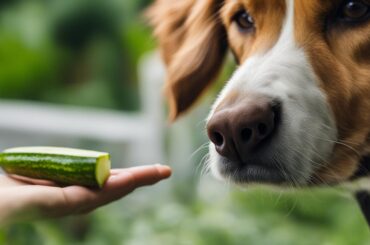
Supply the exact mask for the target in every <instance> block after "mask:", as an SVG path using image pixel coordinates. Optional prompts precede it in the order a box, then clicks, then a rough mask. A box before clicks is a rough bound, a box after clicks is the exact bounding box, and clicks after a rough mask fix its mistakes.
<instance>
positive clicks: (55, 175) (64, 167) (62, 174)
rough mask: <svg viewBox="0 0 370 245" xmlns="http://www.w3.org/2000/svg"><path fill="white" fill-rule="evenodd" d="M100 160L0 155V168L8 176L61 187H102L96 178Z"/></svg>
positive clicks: (38, 154) (59, 156)
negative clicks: (19, 176)
mask: <svg viewBox="0 0 370 245" xmlns="http://www.w3.org/2000/svg"><path fill="white" fill-rule="evenodd" d="M98 161H99V158H97V157H86V156H84V157H80V156H70V155H57V154H46V153H19V152H3V153H0V166H1V167H2V168H3V169H4V171H5V172H6V173H8V174H16V175H21V176H26V177H30V178H37V179H46V180H51V181H54V182H56V183H58V184H62V185H81V186H86V187H93V188H98V187H102V183H98V180H97V178H96V168H97V164H98Z"/></svg>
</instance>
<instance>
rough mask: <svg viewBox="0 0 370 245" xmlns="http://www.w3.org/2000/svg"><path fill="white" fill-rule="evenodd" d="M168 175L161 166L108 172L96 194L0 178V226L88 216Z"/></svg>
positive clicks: (16, 178)
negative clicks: (36, 220) (89, 213)
mask: <svg viewBox="0 0 370 245" xmlns="http://www.w3.org/2000/svg"><path fill="white" fill-rule="evenodd" d="M170 175H171V169H170V168H169V167H167V166H162V165H151V166H140V167H133V168H126V169H112V170H111V175H110V177H109V178H108V180H107V182H106V183H105V185H104V187H103V188H102V189H100V190H96V189H95V190H94V189H88V188H86V187H82V186H67V187H58V186H56V185H55V184H54V183H53V182H50V181H45V180H35V179H30V178H26V177H21V176H6V175H4V176H1V175H0V197H1V198H0V224H6V223H11V222H15V221H20V220H22V221H23V220H31V219H36V218H41V217H47V218H55V217H62V216H68V215H74V214H83V213H88V212H90V211H92V210H94V209H96V208H98V207H100V206H103V205H105V204H108V203H110V202H112V201H115V200H118V199H120V198H121V197H124V196H125V195H127V194H129V193H130V192H132V191H133V190H135V189H136V188H138V187H141V186H146V185H153V184H155V183H157V182H159V181H160V180H162V179H166V178H168V177H169V176H170Z"/></svg>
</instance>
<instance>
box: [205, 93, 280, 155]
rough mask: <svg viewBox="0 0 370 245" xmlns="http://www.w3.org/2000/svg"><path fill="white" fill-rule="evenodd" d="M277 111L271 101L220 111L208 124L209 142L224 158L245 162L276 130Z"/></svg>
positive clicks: (244, 104) (247, 103)
mask: <svg viewBox="0 0 370 245" xmlns="http://www.w3.org/2000/svg"><path fill="white" fill-rule="evenodd" d="M277 108H278V106H277V104H276V103H272V102H271V101H270V100H257V101H247V102H244V103H243V102H239V103H235V104H233V105H232V106H227V108H224V109H220V110H217V111H216V112H215V113H214V114H213V116H212V117H211V118H210V120H209V122H208V124H207V132H208V136H209V139H210V140H211V141H212V143H213V144H214V145H215V147H216V150H217V152H218V153H219V154H220V155H222V156H224V157H226V158H228V159H230V160H234V161H238V162H244V161H245V159H247V158H249V157H250V155H251V153H252V152H253V151H255V150H257V149H258V148H259V147H260V146H261V145H262V143H263V142H264V141H265V140H267V139H268V138H269V136H271V135H272V133H273V132H274V130H275V129H276V127H277V119H278V117H279V115H278V113H279V110H278V109H277Z"/></svg>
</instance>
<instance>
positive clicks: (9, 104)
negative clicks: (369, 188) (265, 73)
mask: <svg viewBox="0 0 370 245" xmlns="http://www.w3.org/2000/svg"><path fill="white" fill-rule="evenodd" d="M148 4H150V1H149V0H104V1H103V0H79V1H76V0H63V1H60V0H1V1H0V115H1V117H0V148H1V149H0V150H3V149H5V148H8V147H13V146H25V145H51V146H65V147H78V148H85V149H92V150H101V151H107V152H110V153H111V156H112V160H113V167H128V166H135V165H142V164H151V163H156V162H161V163H164V164H168V165H170V166H172V167H173V169H174V174H173V176H172V178H171V179H170V180H167V181H164V182H162V183H160V184H158V185H156V186H153V187H150V188H146V189H140V190H137V191H135V192H134V193H133V194H132V195H130V196H129V197H127V198H125V199H123V200H121V201H118V202H116V203H114V204H111V205H108V206H106V207H103V208H100V209H98V210H97V211H96V212H94V213H92V214H89V215H86V216H81V217H77V218H76V217H69V218H65V219H61V220H54V221H46V220H43V221H37V222H32V223H22V224H14V225H11V226H8V227H4V228H1V229H0V244H16V245H17V244H47V245H49V244H51V245H53V244H57V245H58V244H89V245H94V244H97V245H98V244H113V245H114V244H125V245H126V244H127V245H143V244H145V245H152V244H153V245H155V244H158V245H159V244H161V245H162V244H165V245H167V244H169V245H172V244H175V245H177V244H179V245H182V244H184V245H185V244H189V245H193V244H195V245H198V244H199V245H203V244H207V245H208V244H215V245H218V244H220V245H221V244H222V245H225V244H258V245H260V244H262V245H263V244H266V245H267V244H268V245H270V244H282V245H289V244H292V245H297V244H298V245H299V244H315V245H316V244H328V245H330V244H334V245H337V244H339V245H340V244H354V245H358V244H370V236H369V232H368V228H367V225H366V223H365V220H364V219H363V217H362V216H361V213H360V211H359V209H358V207H357V204H356V202H355V201H354V200H353V199H352V198H351V196H350V194H349V193H348V192H346V191H344V190H342V189H340V188H335V189H310V190H299V191H297V190H296V191H281V190H277V189H271V188H267V187H265V188H262V187H253V188H248V189H240V188H237V187H235V186H230V185H227V184H224V183H220V182H218V181H215V180H214V179H213V178H212V177H211V176H209V174H207V173H203V172H204V171H203V165H202V164H203V163H204V161H205V159H206V154H207V145H206V143H207V139H206V134H205V131H204V127H205V125H204V118H205V117H206V115H207V112H208V108H209V106H210V104H211V103H212V98H214V97H215V94H216V93H217V92H218V91H219V89H220V88H221V87H222V85H223V81H225V78H226V77H227V76H228V75H229V74H230V72H231V71H232V69H233V67H234V64H233V62H232V61H229V62H228V64H227V65H226V68H225V70H224V72H223V75H222V78H221V79H220V81H219V82H218V83H217V84H216V85H215V86H214V87H213V89H212V91H210V92H209V93H208V94H207V96H206V98H203V99H202V101H201V103H200V104H199V106H198V107H197V108H196V109H195V110H194V111H192V112H191V113H190V114H188V115H187V116H186V117H184V118H182V119H181V120H180V121H178V122H176V123H175V124H173V125H169V124H168V123H167V122H166V107H165V103H164V100H163V98H162V96H161V86H162V83H163V78H164V71H163V67H162V63H161V61H160V58H159V57H158V54H157V53H156V51H155V46H156V44H155V41H154V40H153V38H152V36H151V34H150V29H149V28H148V27H147V26H146V25H145V22H144V21H143V18H142V12H143V10H144V9H145V8H146V7H147V6H148Z"/></svg>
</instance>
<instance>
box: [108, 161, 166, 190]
mask: <svg viewBox="0 0 370 245" xmlns="http://www.w3.org/2000/svg"><path fill="white" fill-rule="evenodd" d="M122 173H129V174H132V175H133V177H134V179H135V181H137V184H138V185H144V184H145V183H150V182H151V180H154V181H155V180H157V179H158V178H159V179H165V178H168V177H169V176H171V168H170V167H168V166H165V165H161V164H156V165H146V166H137V167H131V168H123V169H112V170H111V177H112V176H116V175H119V174H122Z"/></svg>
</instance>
